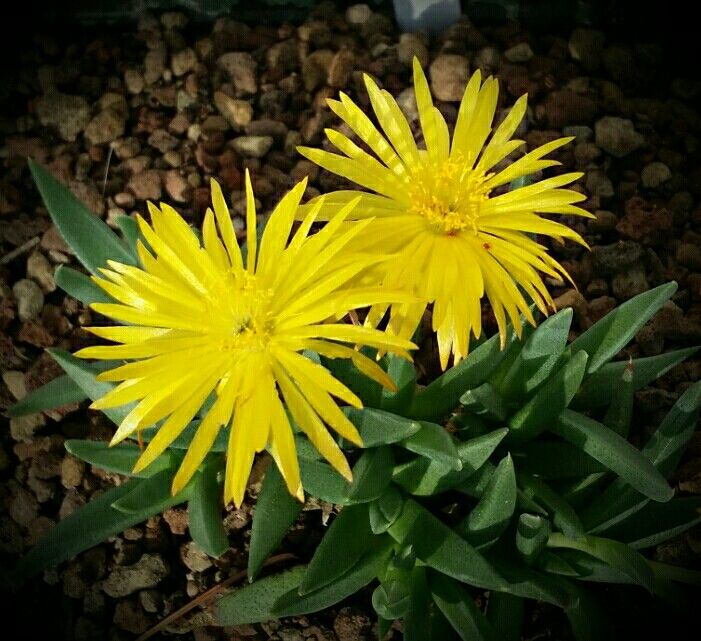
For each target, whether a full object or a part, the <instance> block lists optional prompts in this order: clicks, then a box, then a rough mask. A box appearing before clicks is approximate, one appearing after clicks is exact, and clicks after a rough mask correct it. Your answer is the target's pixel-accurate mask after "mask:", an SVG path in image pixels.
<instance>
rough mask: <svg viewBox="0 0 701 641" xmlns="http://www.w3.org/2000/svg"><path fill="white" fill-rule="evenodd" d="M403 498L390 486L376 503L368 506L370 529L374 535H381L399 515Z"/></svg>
mask: <svg viewBox="0 0 701 641" xmlns="http://www.w3.org/2000/svg"><path fill="white" fill-rule="evenodd" d="M403 505H404V498H403V497H402V493H401V492H400V491H399V490H398V489H397V488H396V487H395V486H393V485H390V486H389V487H388V488H387V489H386V490H385V492H384V493H383V494H382V496H380V497H379V498H378V499H377V500H376V501H373V502H372V503H370V505H369V506H368V509H369V517H370V529H371V530H372V531H373V533H374V534H383V533H384V532H386V531H387V529H388V528H389V526H390V525H392V523H394V522H395V521H396V520H397V517H398V516H399V515H400V514H401V511H402V506H403Z"/></svg>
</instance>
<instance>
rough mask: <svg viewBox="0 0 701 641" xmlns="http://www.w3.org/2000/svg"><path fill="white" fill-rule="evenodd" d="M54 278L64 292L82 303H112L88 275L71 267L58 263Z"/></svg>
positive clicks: (112, 300) (107, 295)
mask: <svg viewBox="0 0 701 641" xmlns="http://www.w3.org/2000/svg"><path fill="white" fill-rule="evenodd" d="M54 279H55V280H56V284H57V285H58V286H59V287H60V288H61V289H62V290H63V291H64V292H66V293H67V294H69V295H71V296H72V297H73V298H75V299H77V300H79V301H80V302H81V303H83V305H92V304H93V303H114V299H112V298H111V297H110V296H109V294H107V293H106V292H104V291H103V290H102V289H100V287H99V286H98V285H97V283H94V282H93V281H92V280H91V279H90V277H89V276H86V275H85V274H83V273H82V272H79V271H77V270H75V269H73V268H71V267H66V266H65V265H59V266H58V268H57V269H56V272H55V273H54Z"/></svg>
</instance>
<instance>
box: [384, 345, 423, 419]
mask: <svg viewBox="0 0 701 641" xmlns="http://www.w3.org/2000/svg"><path fill="white" fill-rule="evenodd" d="M385 358H386V359H387V373H388V374H389V376H390V378H391V379H392V380H393V381H394V383H395V385H396V386H397V391H396V392H391V391H389V390H386V389H383V390H382V398H381V399H380V407H381V408H382V409H383V410H385V411H387V412H396V413H398V414H405V413H406V412H407V410H408V408H409V406H410V405H411V401H412V400H413V398H414V392H415V391H416V368H415V367H414V364H413V363H412V362H410V361H407V360H406V359H404V358H400V357H399V356H396V355H394V354H388V355H387V356H386V357H385Z"/></svg>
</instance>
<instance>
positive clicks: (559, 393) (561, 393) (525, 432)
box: [509, 351, 588, 442]
mask: <svg viewBox="0 0 701 641" xmlns="http://www.w3.org/2000/svg"><path fill="white" fill-rule="evenodd" d="M587 358H588V356H587V353H586V352H583V351H581V352H577V353H576V354H575V355H574V356H573V357H572V358H571V359H570V360H569V361H568V362H567V363H565V364H564V365H563V366H562V367H561V368H560V370H558V372H556V373H555V374H554V375H553V376H552V377H551V378H550V379H549V380H548V382H547V383H545V385H543V387H541V388H540V389H539V390H538V392H536V394H535V396H533V398H531V400H529V401H528V403H526V404H525V405H524V406H523V407H522V408H521V409H520V410H519V411H518V412H516V414H514V415H513V416H512V417H511V419H510V420H509V427H510V428H511V429H510V431H509V438H510V439H513V440H514V441H516V442H523V441H526V440H529V439H532V438H534V437H536V436H537V435H538V434H540V433H541V432H543V431H545V430H546V429H548V427H549V426H550V424H551V423H552V422H553V421H555V419H556V418H557V417H558V416H559V414H560V413H561V412H562V411H563V410H564V409H565V408H566V407H567V406H568V405H569V404H570V401H571V400H572V398H573V397H574V395H575V394H576V393H577V390H578V389H579V386H580V384H581V382H582V379H583V378H584V371H585V369H586V366H587Z"/></svg>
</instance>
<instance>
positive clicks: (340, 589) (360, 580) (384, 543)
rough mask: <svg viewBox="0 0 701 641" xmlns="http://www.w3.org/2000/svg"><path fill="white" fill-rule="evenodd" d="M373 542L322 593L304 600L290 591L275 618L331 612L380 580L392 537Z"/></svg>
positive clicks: (277, 605) (279, 603) (279, 600)
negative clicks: (378, 578)
mask: <svg viewBox="0 0 701 641" xmlns="http://www.w3.org/2000/svg"><path fill="white" fill-rule="evenodd" d="M371 538H372V539H374V540H373V541H372V545H371V548H370V550H369V551H368V553H367V554H365V555H364V556H363V557H362V558H361V559H360V560H359V561H358V562H357V563H356V564H355V565H354V566H353V567H352V568H351V569H350V570H349V571H348V572H346V573H345V574H344V575H343V576H341V577H338V578H337V579H335V580H334V581H333V582H331V583H329V584H328V585H327V586H325V587H323V588H321V589H320V590H315V591H314V592H310V593H309V594H305V595H304V596H300V595H299V593H298V589H291V590H289V591H288V592H286V593H285V594H283V595H281V596H280V597H278V598H277V600H276V601H275V604H274V606H273V612H272V613H273V615H274V618H279V617H288V616H297V615H299V614H309V613H310V612H318V611H319V610H323V609H325V608H329V607H331V606H332V605H336V603H338V602H339V601H341V600H343V599H345V598H346V597H349V596H350V595H351V594H355V593H356V592H357V591H358V590H360V589H362V588H364V587H365V586H366V585H367V584H368V583H370V582H371V581H372V580H374V579H375V578H376V577H378V576H379V575H380V574H381V573H382V572H383V570H384V567H385V566H386V565H387V561H388V558H389V555H390V552H391V550H392V545H391V540H390V539H389V537H371ZM263 580H265V579H263ZM252 585H256V583H253V584H252ZM220 603H221V602H220ZM268 618H273V617H268Z"/></svg>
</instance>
